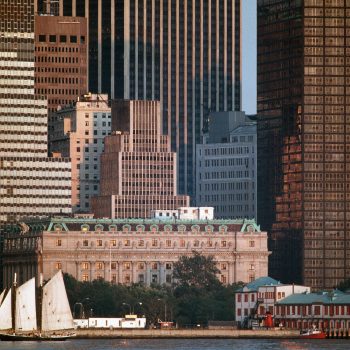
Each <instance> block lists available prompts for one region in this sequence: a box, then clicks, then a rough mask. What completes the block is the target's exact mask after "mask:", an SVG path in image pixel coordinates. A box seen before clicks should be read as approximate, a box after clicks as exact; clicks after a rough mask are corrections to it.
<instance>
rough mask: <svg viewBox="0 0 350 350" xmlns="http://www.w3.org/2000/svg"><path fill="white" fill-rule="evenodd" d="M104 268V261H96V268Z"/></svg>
mask: <svg viewBox="0 0 350 350" xmlns="http://www.w3.org/2000/svg"><path fill="white" fill-rule="evenodd" d="M102 269H103V263H102V262H100V261H98V262H97V263H96V270H102Z"/></svg>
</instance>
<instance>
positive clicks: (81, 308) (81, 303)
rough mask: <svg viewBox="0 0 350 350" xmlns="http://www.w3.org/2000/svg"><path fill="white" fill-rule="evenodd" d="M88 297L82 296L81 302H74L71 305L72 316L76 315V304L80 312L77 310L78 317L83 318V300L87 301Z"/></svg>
mask: <svg viewBox="0 0 350 350" xmlns="http://www.w3.org/2000/svg"><path fill="white" fill-rule="evenodd" d="M89 300H90V298H84V299H83V300H82V301H81V302H76V303H75V304H74V306H73V314H74V317H76V310H75V309H76V306H79V307H80V312H79V316H80V317H79V318H85V309H84V302H85V301H89Z"/></svg>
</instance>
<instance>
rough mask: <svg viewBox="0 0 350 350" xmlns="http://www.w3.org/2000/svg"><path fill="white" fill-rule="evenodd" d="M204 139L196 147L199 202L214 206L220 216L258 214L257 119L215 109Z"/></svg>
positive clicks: (241, 113)
mask: <svg viewBox="0 0 350 350" xmlns="http://www.w3.org/2000/svg"><path fill="white" fill-rule="evenodd" d="M254 119H255V118H254ZM204 140H205V141H204V143H203V144H199V145H197V149H196V152H197V155H196V176H197V179H196V205H198V206H212V207H214V208H215V217H216V218H224V219H229V218H230V219H236V218H256V215H257V205H256V204H257V197H256V178H257V173H256V170H257V169H256V164H257V147H256V145H257V141H256V121H255V120H254V121H252V120H251V119H250V118H248V116H246V115H245V113H244V112H227V113H226V112H225V113H221V112H220V113H211V115H210V121H209V132H208V134H207V135H206V136H205V138H204Z"/></svg>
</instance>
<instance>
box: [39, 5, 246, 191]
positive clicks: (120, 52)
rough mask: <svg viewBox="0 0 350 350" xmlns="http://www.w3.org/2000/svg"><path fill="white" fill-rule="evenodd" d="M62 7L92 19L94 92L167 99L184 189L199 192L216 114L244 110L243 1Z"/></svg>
mask: <svg viewBox="0 0 350 350" xmlns="http://www.w3.org/2000/svg"><path fill="white" fill-rule="evenodd" d="M51 1H52V0H51ZM40 2H42V0H39V8H42V6H41V5H40ZM59 8H60V15H65V16H71V15H73V16H75V15H77V16H85V17H87V19H88V28H89V89H90V90H91V91H93V92H100V93H109V95H110V96H111V97H112V98H124V99H136V100H137V99H149V100H160V101H161V112H162V115H163V129H164V132H165V133H166V134H167V135H169V136H170V138H171V147H172V151H176V152H177V154H178V172H179V176H178V182H179V186H178V189H179V192H180V193H188V194H190V195H193V190H194V183H193V181H194V178H195V176H194V175H195V174H194V172H195V170H194V169H195V163H194V156H195V145H196V144H197V143H200V141H201V137H202V131H203V128H205V127H206V120H207V117H208V115H209V111H233V110H240V107H241V59H240V57H241V50H240V46H241V35H240V10H241V9H240V0H220V1H219V0H130V1H124V0H103V2H102V0H63V1H62V0H61V2H60V6H59Z"/></svg>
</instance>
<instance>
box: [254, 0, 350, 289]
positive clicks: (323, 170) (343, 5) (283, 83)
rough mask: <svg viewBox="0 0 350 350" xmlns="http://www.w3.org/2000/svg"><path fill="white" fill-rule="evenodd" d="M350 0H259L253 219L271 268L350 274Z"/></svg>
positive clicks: (328, 279)
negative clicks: (263, 234)
mask: <svg viewBox="0 0 350 350" xmlns="http://www.w3.org/2000/svg"><path fill="white" fill-rule="evenodd" d="M349 13H350V3H349V1H344V0H334V1H328V0H317V1H314V0H304V1H297V0H292V1H288V2H287V1H279V0H259V1H258V191H259V192H258V222H259V223H261V225H262V227H263V228H264V229H265V230H267V231H268V232H269V233H270V234H271V237H270V238H271V239H270V240H269V242H270V249H271V250H272V251H273V254H272V255H271V261H270V264H269V267H270V276H272V277H275V278H278V279H280V280H282V281H285V282H288V281H289V282H298V283H304V284H306V285H309V286H311V287H312V288H313V289H322V288H325V289H331V288H333V287H334V286H336V285H338V284H339V283H340V282H341V281H343V280H345V279H348V278H349V277H350V250H349V247H350V215H349V209H350V165H349V164H350V163H349V160H350V157H349V155H350V128H349V127H348V124H349V120H350V119H349V111H350V96H349V82H350V60H349V54H350V48H349V41H350V22H349V20H348V16H349Z"/></svg>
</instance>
